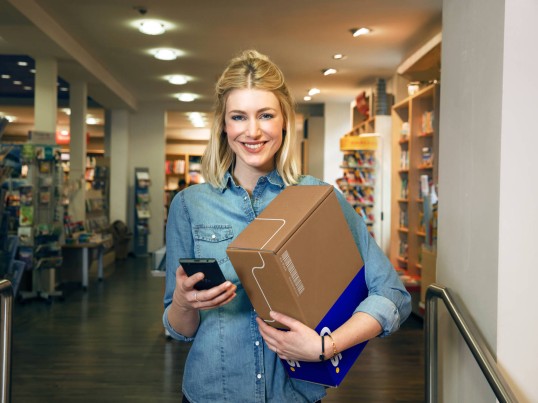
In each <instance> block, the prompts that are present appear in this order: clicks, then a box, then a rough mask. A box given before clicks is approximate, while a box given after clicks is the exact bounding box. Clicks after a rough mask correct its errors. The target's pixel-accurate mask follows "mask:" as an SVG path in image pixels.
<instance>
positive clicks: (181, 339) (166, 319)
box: [163, 305, 194, 342]
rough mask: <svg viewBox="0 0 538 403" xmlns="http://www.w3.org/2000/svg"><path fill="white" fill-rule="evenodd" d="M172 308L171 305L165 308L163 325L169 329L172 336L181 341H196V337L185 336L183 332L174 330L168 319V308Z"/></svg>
mask: <svg viewBox="0 0 538 403" xmlns="http://www.w3.org/2000/svg"><path fill="white" fill-rule="evenodd" d="M169 309H170V305H169V306H168V307H167V308H166V309H165V310H164V314H163V325H164V328H165V329H166V330H168V333H170V337H172V338H173V339H176V340H179V341H185V342H192V341H194V337H185V336H183V335H182V334H181V333H178V332H176V331H175V330H174V328H173V327H172V325H171V324H170V322H169V321H168V310H169Z"/></svg>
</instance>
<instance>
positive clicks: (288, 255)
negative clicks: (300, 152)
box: [226, 186, 363, 329]
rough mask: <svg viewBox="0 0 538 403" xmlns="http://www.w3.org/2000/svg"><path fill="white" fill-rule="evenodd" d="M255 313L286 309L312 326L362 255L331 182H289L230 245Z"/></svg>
mask: <svg viewBox="0 0 538 403" xmlns="http://www.w3.org/2000/svg"><path fill="white" fill-rule="evenodd" d="M226 252H227V254H228V256H229V257H230V260H231V262H232V264H233V266H234V268H235V270H236V272H237V275H238V276H239V279H240V280H241V283H242V285H243V287H244V288H245V291H246V293H247V295H248V297H249V298H250V301H251V303H252V305H253V307H254V309H255V310H256V312H257V314H258V315H259V316H260V317H261V318H262V319H263V320H265V321H266V322H267V323H269V324H270V325H272V326H273V327H276V328H280V329H286V327H285V326H284V325H282V324H280V323H278V322H275V321H274V320H272V319H271V318H270V316H269V312H270V311H271V310H274V311H276V312H281V313H284V314H286V315H288V316H291V317H292V318H295V319H297V320H299V321H301V322H302V323H304V324H305V325H307V326H309V327H310V328H312V329H314V328H315V327H316V326H317V325H318V323H320V321H321V319H322V318H323V317H324V316H325V314H326V313H327V312H328V311H329V309H330V308H331V307H332V306H333V304H334V303H335V301H336V300H337V299H338V297H339V296H340V294H342V292H343V291H344V290H345V288H346V287H347V286H348V285H349V283H350V282H351V280H352V279H353V278H354V277H355V276H356V275H357V273H358V272H359V270H360V269H361V268H362V267H363V261H362V259H361V256H360V254H359V251H358V249H357V246H356V244H355V242H354V239H353V235H352V234H351V231H350V230H349V226H348V224H347V221H346V220H345V217H344V214H343V212H342V210H341V206H340V204H339V202H338V199H337V197H336V195H335V192H334V189H333V187H332V186H291V187H287V188H286V189H284V190H283V191H282V192H281V193H280V194H279V195H278V196H277V197H276V198H275V199H274V200H273V201H272V202H271V203H270V204H269V205H268V206H267V207H266V208H265V210H264V211H263V212H262V213H261V214H260V215H259V216H258V217H257V218H256V219H255V220H254V221H253V222H252V223H250V224H249V225H248V226H247V227H246V228H245V230H244V231H243V232H241V233H240V234H239V235H238V237H237V238H236V239H235V240H234V241H233V242H232V243H231V244H230V245H229V247H228V249H227V251H226Z"/></svg>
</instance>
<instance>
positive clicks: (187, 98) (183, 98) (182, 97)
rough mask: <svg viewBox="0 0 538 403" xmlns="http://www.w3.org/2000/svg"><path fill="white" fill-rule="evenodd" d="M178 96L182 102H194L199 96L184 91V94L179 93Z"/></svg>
mask: <svg viewBox="0 0 538 403" xmlns="http://www.w3.org/2000/svg"><path fill="white" fill-rule="evenodd" d="M176 98H177V99H178V100H179V101H181V102H192V101H194V100H195V99H196V98H197V97H196V95H194V94H189V93H186V92H185V93H182V94H177V95H176Z"/></svg>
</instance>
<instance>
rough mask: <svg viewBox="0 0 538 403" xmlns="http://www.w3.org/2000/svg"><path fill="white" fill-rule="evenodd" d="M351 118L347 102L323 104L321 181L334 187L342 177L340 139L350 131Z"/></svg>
mask: <svg viewBox="0 0 538 403" xmlns="http://www.w3.org/2000/svg"><path fill="white" fill-rule="evenodd" d="M352 121H353V116H352V112H351V108H350V105H349V102H346V103H326V104H325V144H324V151H323V158H324V167H323V180H324V181H326V182H328V183H330V184H331V185H334V186H336V179H337V178H341V177H342V168H340V166H341V165H342V151H340V137H342V136H343V135H344V134H346V133H347V132H349V131H350V130H351V129H352Z"/></svg>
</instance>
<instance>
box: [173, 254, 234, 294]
mask: <svg viewBox="0 0 538 403" xmlns="http://www.w3.org/2000/svg"><path fill="white" fill-rule="evenodd" d="M179 264H180V265H181V266H182V267H183V270H185V273H187V275H188V276H189V277H190V276H192V275H193V274H195V273H199V272H202V273H204V276H205V277H204V279H203V280H201V281H199V282H197V283H196V284H195V285H194V288H196V289H197V290H208V289H209V288H213V287H216V286H217V285H219V284H222V283H224V282H225V281H226V278H225V277H224V274H222V270H221V269H220V266H219V264H218V263H217V260H216V259H213V258H193V259H179Z"/></svg>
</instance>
